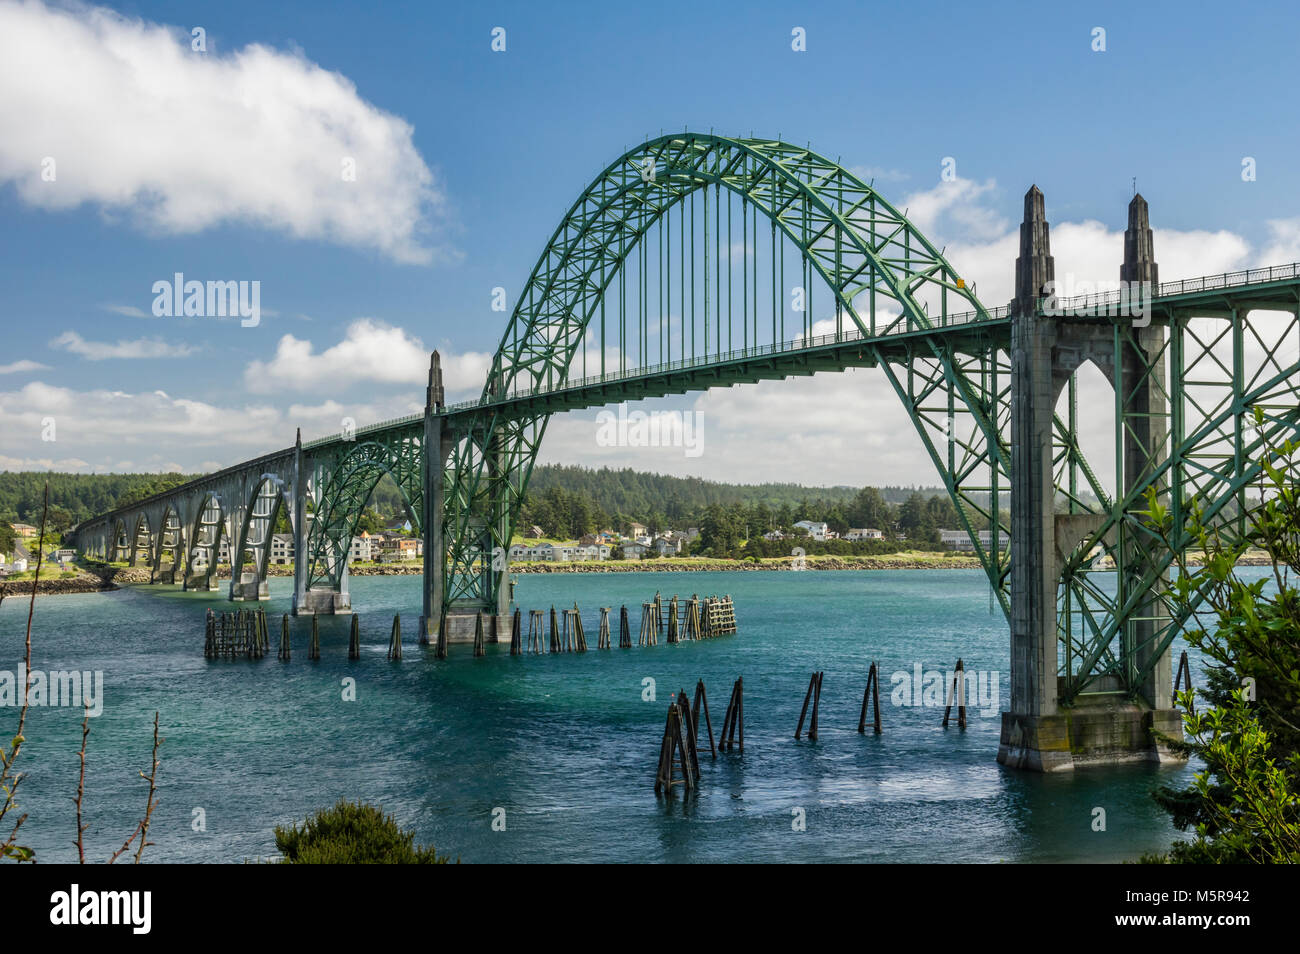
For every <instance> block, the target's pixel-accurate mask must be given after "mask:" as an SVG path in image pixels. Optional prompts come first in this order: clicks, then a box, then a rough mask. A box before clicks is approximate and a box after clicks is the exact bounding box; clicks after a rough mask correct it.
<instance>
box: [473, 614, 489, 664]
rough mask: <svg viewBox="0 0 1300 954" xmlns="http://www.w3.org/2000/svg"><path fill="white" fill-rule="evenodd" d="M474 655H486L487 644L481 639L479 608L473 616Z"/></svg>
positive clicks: (481, 619)
mask: <svg viewBox="0 0 1300 954" xmlns="http://www.w3.org/2000/svg"><path fill="white" fill-rule="evenodd" d="M474 655H475V656H485V655H487V646H486V645H485V644H484V639H483V611H482V610H479V611H478V613H476V614H475V616H474Z"/></svg>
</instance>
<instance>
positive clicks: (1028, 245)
mask: <svg viewBox="0 0 1300 954" xmlns="http://www.w3.org/2000/svg"><path fill="white" fill-rule="evenodd" d="M1055 280H1056V262H1055V261H1054V260H1053V259H1052V243H1051V239H1050V237H1049V235H1048V228H1047V201H1046V199H1044V197H1043V193H1042V190H1041V189H1039V188H1038V186H1036V185H1035V186H1030V187H1029V191H1028V192H1026V193H1025V219H1024V221H1023V222H1021V223H1020V257H1019V258H1017V259H1016V297H1015V298H1014V299H1013V300H1012V302H1011V309H1012V311H1014V312H1016V313H1017V314H1021V315H1028V314H1033V313H1034V312H1035V311H1037V302H1038V299H1039V298H1040V297H1041V296H1042V294H1043V286H1044V285H1046V284H1047V283H1048V282H1051V281H1055Z"/></svg>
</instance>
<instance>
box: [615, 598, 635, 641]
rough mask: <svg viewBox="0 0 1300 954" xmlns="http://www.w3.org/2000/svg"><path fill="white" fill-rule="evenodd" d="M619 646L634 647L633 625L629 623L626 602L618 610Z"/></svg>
mask: <svg viewBox="0 0 1300 954" xmlns="http://www.w3.org/2000/svg"><path fill="white" fill-rule="evenodd" d="M618 648H619V649H631V648H632V627H631V626H630V625H629V624H628V619H627V604H626V603H625V604H623V607H622V609H620V610H619V611H618Z"/></svg>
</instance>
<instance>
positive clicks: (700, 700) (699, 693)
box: [691, 679, 718, 759]
mask: <svg viewBox="0 0 1300 954" xmlns="http://www.w3.org/2000/svg"><path fill="white" fill-rule="evenodd" d="M701 708H703V709H704V725H705V727H706V728H707V729H708V730H709V754H710V755H712V756H713V757H714V758H715V759H716V758H717V757H718V747H717V746H716V745H714V744H713V720H712V719H710V718H709V697H708V696H707V695H705V692H704V680H703V679H701V680H700V681H699V682H697V683H696V684H695V704H694V705H693V706H692V707H691V709H692V711H691V721H692V722H693V723H694V725H695V732H696V734H697V735H698V734H699V731H700V709H701Z"/></svg>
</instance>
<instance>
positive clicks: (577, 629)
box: [573, 603, 587, 653]
mask: <svg viewBox="0 0 1300 954" xmlns="http://www.w3.org/2000/svg"><path fill="white" fill-rule="evenodd" d="M573 638H574V651H575V652H579V653H585V652H586V651H587V633H586V630H584V629H583V628H582V611H581V610H579V609H578V604H577V603H574V604H573Z"/></svg>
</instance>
